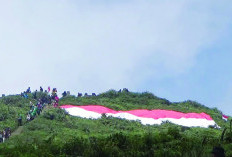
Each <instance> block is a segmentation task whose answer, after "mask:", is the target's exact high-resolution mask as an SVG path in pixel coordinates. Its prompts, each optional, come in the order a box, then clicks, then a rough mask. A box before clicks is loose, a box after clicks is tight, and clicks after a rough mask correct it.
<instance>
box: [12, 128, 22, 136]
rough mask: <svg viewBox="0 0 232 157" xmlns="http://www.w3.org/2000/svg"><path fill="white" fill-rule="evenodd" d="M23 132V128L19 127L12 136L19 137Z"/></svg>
mask: <svg viewBox="0 0 232 157" xmlns="http://www.w3.org/2000/svg"><path fill="white" fill-rule="evenodd" d="M22 132H23V126H19V127H18V128H17V129H16V130H15V131H14V132H13V133H12V134H11V136H12V137H13V136H16V135H19V134H21V133H22Z"/></svg>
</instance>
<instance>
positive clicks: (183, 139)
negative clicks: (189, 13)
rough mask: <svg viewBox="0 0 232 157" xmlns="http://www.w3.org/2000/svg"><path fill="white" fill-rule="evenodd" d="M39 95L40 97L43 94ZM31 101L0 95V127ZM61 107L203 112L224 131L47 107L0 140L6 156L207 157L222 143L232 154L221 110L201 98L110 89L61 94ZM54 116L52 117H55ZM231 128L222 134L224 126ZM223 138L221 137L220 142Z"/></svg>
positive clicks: (10, 123) (13, 124)
mask: <svg viewBox="0 0 232 157" xmlns="http://www.w3.org/2000/svg"><path fill="white" fill-rule="evenodd" d="M44 95H45V93H40V94H39V96H38V98H40V97H42V96H44ZM29 101H33V102H36V100H35V99H33V98H32V95H31V94H30V95H29V99H24V98H22V97H20V96H7V97H3V98H1V99H0V110H1V112H0V129H1V130H2V129H3V128H5V127H11V128H12V129H13V130H15V129H16V128H17V126H16V118H17V116H18V114H19V113H22V114H24V115H26V113H27V112H28V110H29ZM59 104H60V105H65V104H71V105H89V104H93V105H94V104H96V105H103V106H106V107H109V108H111V109H114V110H132V109H149V110H151V109H169V110H175V111H181V112H185V113H188V112H197V113H201V112H205V113H207V114H209V115H210V116H211V117H212V118H213V119H214V120H215V122H216V123H217V124H218V125H219V126H220V127H221V129H213V128H207V129H205V128H199V127H195V128H187V127H181V126H177V125H174V124H171V123H168V122H167V123H163V124H162V125H161V126H158V125H142V124H141V123H139V122H137V121H128V120H123V119H117V118H113V117H103V118H101V119H97V120H90V119H82V118H78V117H72V116H70V115H68V114H67V113H66V112H65V111H64V110H61V109H58V108H53V107H47V109H46V110H44V111H43V112H42V114H41V115H40V116H38V117H37V118H36V119H34V120H33V121H31V122H29V123H26V124H24V126H23V131H22V133H21V134H19V135H17V136H13V137H11V138H10V140H8V141H7V142H5V143H3V144H0V150H1V151H0V155H2V156H160V157H163V156H176V157H178V156H179V157H182V156H186V157H191V156H192V157H199V156H208V155H209V154H210V151H211V150H212V148H213V146H216V145H220V144H221V145H222V146H223V147H224V148H225V150H226V153H227V156H232V151H231V150H232V144H231V143H232V133H231V128H230V127H231V126H230V123H229V122H225V121H223V120H222V118H221V112H220V111H219V110H217V109H216V108H214V109H210V108H208V107H206V106H203V105H201V104H199V103H197V102H193V101H185V102H178V103H172V102H169V101H168V100H166V99H162V98H158V97H156V96H154V95H153V94H151V93H148V92H146V93H133V92H125V91H123V92H117V91H114V90H110V91H108V92H105V93H102V94H100V95H98V96H91V97H76V96H66V97H64V98H61V100H60V103H59ZM51 117H53V118H51ZM225 128H227V131H225V134H223V135H224V136H221V135H222V133H223V130H224V129H225ZM221 138H222V139H223V140H221Z"/></svg>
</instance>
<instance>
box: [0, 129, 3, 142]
mask: <svg viewBox="0 0 232 157" xmlns="http://www.w3.org/2000/svg"><path fill="white" fill-rule="evenodd" d="M0 143H3V133H2V132H0Z"/></svg>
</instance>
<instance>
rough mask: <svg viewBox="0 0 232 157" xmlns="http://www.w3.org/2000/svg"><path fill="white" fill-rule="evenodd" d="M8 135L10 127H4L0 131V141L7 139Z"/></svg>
mask: <svg viewBox="0 0 232 157" xmlns="http://www.w3.org/2000/svg"><path fill="white" fill-rule="evenodd" d="M10 135H11V129H10V128H5V129H4V130H3V131H0V143H3V142H4V141H5V140H7V139H9V137H10Z"/></svg>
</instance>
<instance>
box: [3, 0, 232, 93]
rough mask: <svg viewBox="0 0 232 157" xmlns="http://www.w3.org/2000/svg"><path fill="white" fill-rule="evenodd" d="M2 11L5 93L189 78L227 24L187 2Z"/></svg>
mask: <svg viewBox="0 0 232 157" xmlns="http://www.w3.org/2000/svg"><path fill="white" fill-rule="evenodd" d="M1 4H2V5H0V35H1V36H0V54H1V58H0V66H1V69H0V73H1V76H2V77H1V78H0V92H6V93H12V92H13V93H14V92H19V91H20V90H22V89H23V88H26V87H27V86H32V87H33V88H36V87H37V88H38V86H40V85H44V86H48V85H51V86H56V87H58V88H59V89H61V90H64V89H69V90H71V91H75V92H77V91H83V92H84V91H88V92H91V91H93V92H94V91H96V92H101V91H104V90H107V89H109V88H122V87H129V88H132V89H136V88H137V87H138V85H139V84H141V83H144V81H146V80H147V78H149V79H150V78H154V79H160V78H163V77H170V76H175V75H179V74H181V73H184V72H185V71H188V70H189V69H190V68H191V67H192V66H193V65H194V62H195V58H196V56H197V55H198V53H200V52H201V51H200V50H201V48H203V47H205V46H209V45H211V44H213V43H214V41H216V40H217V39H218V38H220V34H222V32H224V30H225V29H226V25H227V22H228V19H226V18H217V19H215V18H214V16H215V14H214V12H213V11H211V10H210V9H205V8H201V7H199V5H196V4H194V3H190V2H184V1H172V2H168V1H162V2H161V1H156V2H154V1H146V2H145V1H127V2H118V3H114V4H111V3H109V2H108V3H106V2H105V3H104V2H102V3H100V2H99V3H97V2H95V3H93V1H86V2H80V1H78V2H74V1H62V0H60V1H36V2H35V1H33V2H32V1H31V2H28V1H24V2H22V1H21V2H19V1H7V2H6V1H1ZM207 4H208V5H209V7H211V6H214V5H215V4H212V5H211V4H210V3H207ZM202 5H203V6H204V3H203V4H202ZM222 16H223V15H222ZM212 25H213V26H212ZM219 30H220V31H219Z"/></svg>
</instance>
